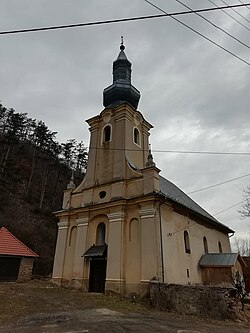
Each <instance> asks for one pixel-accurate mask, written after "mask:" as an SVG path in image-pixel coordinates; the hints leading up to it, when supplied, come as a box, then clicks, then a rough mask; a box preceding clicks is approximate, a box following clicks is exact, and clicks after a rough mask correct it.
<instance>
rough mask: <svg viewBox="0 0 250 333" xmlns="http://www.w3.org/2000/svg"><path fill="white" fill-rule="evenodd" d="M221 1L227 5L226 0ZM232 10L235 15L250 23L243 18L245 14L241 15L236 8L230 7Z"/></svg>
mask: <svg viewBox="0 0 250 333" xmlns="http://www.w3.org/2000/svg"><path fill="white" fill-rule="evenodd" d="M221 2H223V3H224V4H225V5H227V3H226V1H224V0H221ZM231 10H232V11H234V12H235V13H236V14H237V15H239V16H240V17H241V18H243V19H244V20H245V21H247V22H248V23H250V21H249V20H248V19H247V18H245V16H243V15H241V14H240V13H239V12H237V10H235V9H234V8H231Z"/></svg>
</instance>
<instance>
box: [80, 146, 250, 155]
mask: <svg viewBox="0 0 250 333" xmlns="http://www.w3.org/2000/svg"><path fill="white" fill-rule="evenodd" d="M86 148H87V149H96V150H100V149H105V150H106V149H107V148H105V147H90V146H89V147H86ZM109 150H113V151H119V150H121V151H135V152H138V151H148V149H141V150H138V149H133V148H131V149H130V148H126V149H125V148H109ZM151 151H152V152H153V153H169V154H197V155H236V156H238V155H240V156H250V152H218V151H191V150H159V149H152V150H151Z"/></svg>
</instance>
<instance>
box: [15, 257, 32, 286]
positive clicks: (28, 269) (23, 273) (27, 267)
mask: <svg viewBox="0 0 250 333" xmlns="http://www.w3.org/2000/svg"><path fill="white" fill-rule="evenodd" d="M33 261H34V259H33V258H22V259H21V262H20V267H19V273H18V279H17V280H18V281H20V282H22V281H28V280H30V279H31V276H32V269H33Z"/></svg>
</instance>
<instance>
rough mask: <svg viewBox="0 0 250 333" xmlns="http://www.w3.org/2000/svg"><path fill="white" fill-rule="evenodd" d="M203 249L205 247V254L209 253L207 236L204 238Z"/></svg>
mask: <svg viewBox="0 0 250 333" xmlns="http://www.w3.org/2000/svg"><path fill="white" fill-rule="evenodd" d="M203 247H204V252H205V253H208V245H207V238H206V237H205V236H204V237H203Z"/></svg>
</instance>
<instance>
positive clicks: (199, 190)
mask: <svg viewBox="0 0 250 333" xmlns="http://www.w3.org/2000/svg"><path fill="white" fill-rule="evenodd" d="M249 176H250V173H248V174H246V175H243V176H239V177H236V178H232V179H229V180H225V181H223V182H220V183H217V184H213V185H209V186H207V187H203V188H201V189H198V190H195V191H192V192H188V193H187V194H193V193H197V192H201V191H205V190H208V189H210V188H213V187H217V186H220V185H224V184H227V183H231V182H233V181H235V180H238V179H241V178H245V177H249Z"/></svg>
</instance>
